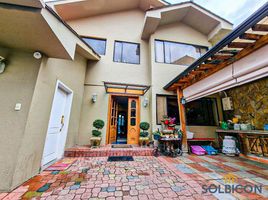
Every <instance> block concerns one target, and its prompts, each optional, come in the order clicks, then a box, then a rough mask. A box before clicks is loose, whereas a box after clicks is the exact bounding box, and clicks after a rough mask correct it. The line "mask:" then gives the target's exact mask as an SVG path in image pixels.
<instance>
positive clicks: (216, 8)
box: [166, 0, 268, 27]
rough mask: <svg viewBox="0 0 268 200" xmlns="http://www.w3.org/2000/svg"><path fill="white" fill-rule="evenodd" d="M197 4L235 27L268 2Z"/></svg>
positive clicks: (218, 0)
mask: <svg viewBox="0 0 268 200" xmlns="http://www.w3.org/2000/svg"><path fill="white" fill-rule="evenodd" d="M166 1H167V2H169V3H180V2H184V1H185V0H166ZM193 1H194V2H195V3H197V4H199V5H201V6H203V7H204V8H206V9H208V10H210V11H212V12H213V13H215V14H217V15H219V16H221V17H223V18H224V19H227V20H228V21H230V22H232V23H233V24H234V27H235V26H237V25H239V24H240V23H241V22H243V21H244V20H245V19H246V18H247V17H249V16H250V15H251V14H252V13H253V12H255V11H256V10H257V9H258V8H260V7H261V6H262V5H264V4H265V3H266V2H268V0H193Z"/></svg>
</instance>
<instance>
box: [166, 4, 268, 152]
mask: <svg viewBox="0 0 268 200" xmlns="http://www.w3.org/2000/svg"><path fill="white" fill-rule="evenodd" d="M267 16H268V3H266V4H264V6H262V7H261V8H260V9H259V10H257V11H256V12H255V13H253V14H252V15H251V16H250V17H249V18H248V19H247V20H245V21H244V22H243V23H242V24H240V25H239V26H238V27H237V28H236V29H234V30H233V31H232V32H231V33H230V34H228V35H227V36H226V37H225V38H224V39H222V40H221V41H220V42H218V43H217V44H216V45H215V46H214V47H212V48H211V49H210V50H209V51H207V52H206V54H204V55H203V56H202V57H200V58H199V59H198V60H196V61H195V62H194V63H193V64H192V65H190V66H189V67H188V68H187V69H186V70H185V71H184V72H182V73H181V74H179V75H178V76H177V77H176V78H174V79H173V80H172V81H170V82H169V83H168V84H167V85H166V86H165V87H164V89H165V90H168V91H174V92H176V93H177V97H178V105H179V111H180V122H181V130H182V132H183V141H182V144H183V151H185V152H186V151H187V135H186V117H185V108H184V105H183V103H182V102H183V101H182V100H183V90H184V89H185V88H187V87H189V86H191V85H193V84H195V83H197V82H199V81H201V80H202V79H205V78H206V77H209V76H211V75H212V74H214V73H216V72H218V71H220V70H222V69H223V68H225V67H227V66H229V65H230V64H232V63H234V62H236V61H238V60H240V59H241V58H244V57H246V56H248V55H249V54H251V53H253V52H254V51H256V50H257V49H259V48H261V47H263V46H265V45H267V44H268V17H267Z"/></svg>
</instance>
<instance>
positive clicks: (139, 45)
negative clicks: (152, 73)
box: [113, 40, 141, 65]
mask: <svg viewBox="0 0 268 200" xmlns="http://www.w3.org/2000/svg"><path fill="white" fill-rule="evenodd" d="M116 42H120V43H121V44H123V43H127V44H136V45H138V47H139V62H138V63H129V62H123V61H121V62H119V61H115V47H116ZM123 50H124V48H123V46H122V53H121V60H123V59H122V56H123ZM113 62H115V63H124V64H131V65H140V64H141V44H140V43H137V42H127V41H121V40H115V41H114V52H113Z"/></svg>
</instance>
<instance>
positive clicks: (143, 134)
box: [140, 131, 149, 137]
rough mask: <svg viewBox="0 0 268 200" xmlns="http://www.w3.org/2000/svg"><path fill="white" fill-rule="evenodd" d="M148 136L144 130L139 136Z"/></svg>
mask: <svg viewBox="0 0 268 200" xmlns="http://www.w3.org/2000/svg"><path fill="white" fill-rule="evenodd" d="M148 136H149V133H148V132H146V131H143V132H141V133H140V137H148Z"/></svg>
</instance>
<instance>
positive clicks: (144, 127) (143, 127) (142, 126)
mask: <svg viewBox="0 0 268 200" xmlns="http://www.w3.org/2000/svg"><path fill="white" fill-rule="evenodd" d="M140 128H141V129H142V130H143V131H147V130H149V128H150V124H149V123H148V122H141V123H140Z"/></svg>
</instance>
